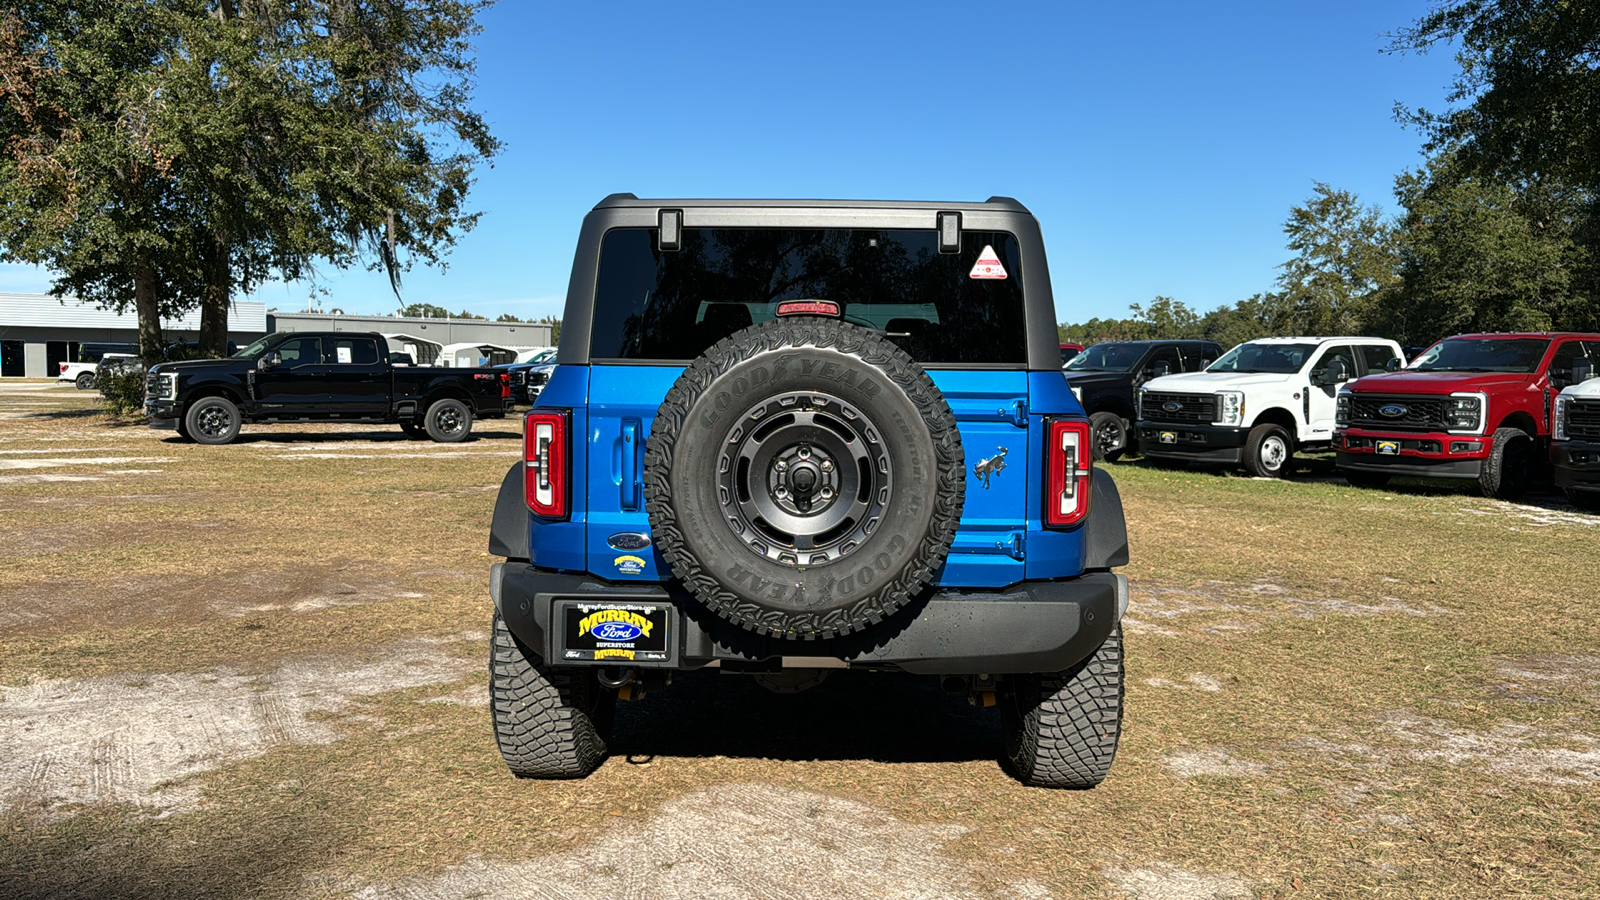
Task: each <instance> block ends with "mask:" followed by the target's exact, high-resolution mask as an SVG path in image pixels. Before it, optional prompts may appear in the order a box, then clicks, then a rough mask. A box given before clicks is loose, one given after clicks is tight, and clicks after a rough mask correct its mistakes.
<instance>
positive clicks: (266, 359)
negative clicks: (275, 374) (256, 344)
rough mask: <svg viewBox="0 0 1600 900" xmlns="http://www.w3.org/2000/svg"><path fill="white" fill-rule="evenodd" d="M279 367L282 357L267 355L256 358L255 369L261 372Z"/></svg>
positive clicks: (274, 354) (273, 354)
mask: <svg viewBox="0 0 1600 900" xmlns="http://www.w3.org/2000/svg"><path fill="white" fill-rule="evenodd" d="M281 365H283V357H281V356H279V355H278V354H276V353H268V354H266V355H265V356H258V357H256V368H257V369H258V370H260V371H262V372H265V371H266V370H268V369H271V368H274V367H276V366H281Z"/></svg>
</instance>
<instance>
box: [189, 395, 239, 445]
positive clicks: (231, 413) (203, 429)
mask: <svg viewBox="0 0 1600 900" xmlns="http://www.w3.org/2000/svg"><path fill="white" fill-rule="evenodd" d="M183 423H184V425H186V426H187V427H188V430H189V436H190V437H192V438H194V439H195V440H196V441H199V442H200V443H202V444H229V443H232V442H233V439H234V438H236V437H238V436H239V425H240V420H239V407H237V406H234V405H233V401H231V400H229V399H227V398H226V397H201V398H200V399H199V400H196V401H194V402H193V403H191V404H189V409H188V410H187V411H186V412H184V414H183ZM179 433H180V434H182V431H181V430H180V431H179Z"/></svg>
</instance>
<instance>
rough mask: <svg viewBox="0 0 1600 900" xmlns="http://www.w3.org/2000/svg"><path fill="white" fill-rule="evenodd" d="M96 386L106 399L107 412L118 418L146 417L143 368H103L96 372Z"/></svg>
mask: <svg viewBox="0 0 1600 900" xmlns="http://www.w3.org/2000/svg"><path fill="white" fill-rule="evenodd" d="M94 386H95V390H98V391H99V392H100V396H101V397H104V398H105V401H106V412H109V413H111V414H112V415H114V416H117V417H118V418H128V417H133V416H142V415H144V368H143V367H142V366H101V367H99V369H98V370H97V371H96V372H95V376H94Z"/></svg>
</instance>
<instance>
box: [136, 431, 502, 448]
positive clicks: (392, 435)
mask: <svg viewBox="0 0 1600 900" xmlns="http://www.w3.org/2000/svg"><path fill="white" fill-rule="evenodd" d="M496 440H517V441H520V440H522V435H521V433H519V432H515V431H477V430H474V431H473V432H472V434H470V435H468V436H467V437H466V439H465V440H462V441H459V442H458V443H461V444H472V443H476V442H478V441H496ZM167 441H169V442H171V443H189V441H187V440H186V439H184V438H181V437H178V436H177V432H173V436H172V437H170V438H167ZM345 441H366V442H367V443H371V444H423V445H432V444H433V443H434V442H433V441H432V440H429V439H428V438H425V437H423V438H414V437H411V436H410V435H408V434H406V433H405V432H403V431H401V430H400V429H399V428H398V427H396V428H395V429H394V430H393V431H387V430H386V431H300V432H284V431H266V432H262V431H243V432H240V434H239V436H238V437H236V438H234V440H233V443H235V444H304V445H306V446H308V447H314V446H316V445H318V444H332V443H339V442H345Z"/></svg>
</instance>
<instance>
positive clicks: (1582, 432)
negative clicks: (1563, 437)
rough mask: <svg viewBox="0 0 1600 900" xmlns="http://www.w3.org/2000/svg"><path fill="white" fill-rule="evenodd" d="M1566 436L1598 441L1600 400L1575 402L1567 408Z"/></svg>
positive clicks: (1599, 435) (1599, 436)
mask: <svg viewBox="0 0 1600 900" xmlns="http://www.w3.org/2000/svg"><path fill="white" fill-rule="evenodd" d="M1567 436H1568V437H1572V438H1584V439H1587V440H1600V400H1577V401H1574V402H1573V404H1572V405H1571V406H1569V407H1567Z"/></svg>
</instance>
